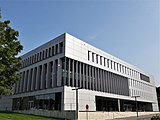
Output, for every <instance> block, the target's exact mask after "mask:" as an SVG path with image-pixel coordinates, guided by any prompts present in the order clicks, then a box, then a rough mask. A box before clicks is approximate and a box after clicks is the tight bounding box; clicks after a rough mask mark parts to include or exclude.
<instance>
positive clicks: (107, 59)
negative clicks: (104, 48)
mask: <svg viewBox="0 0 160 120" xmlns="http://www.w3.org/2000/svg"><path fill="white" fill-rule="evenodd" d="M107 67H108V68H109V59H107Z"/></svg>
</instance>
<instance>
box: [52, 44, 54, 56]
mask: <svg viewBox="0 0 160 120" xmlns="http://www.w3.org/2000/svg"><path fill="white" fill-rule="evenodd" d="M53 55H54V46H52V56H53Z"/></svg>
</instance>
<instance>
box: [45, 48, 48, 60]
mask: <svg viewBox="0 0 160 120" xmlns="http://www.w3.org/2000/svg"><path fill="white" fill-rule="evenodd" d="M47 54H48V49H46V55H45V58H47V57H48V55H47Z"/></svg>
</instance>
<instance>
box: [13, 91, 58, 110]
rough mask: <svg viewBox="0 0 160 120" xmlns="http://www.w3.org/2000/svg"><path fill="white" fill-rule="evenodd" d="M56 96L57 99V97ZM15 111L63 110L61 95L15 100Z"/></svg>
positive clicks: (54, 94) (45, 95) (53, 94)
mask: <svg viewBox="0 0 160 120" xmlns="http://www.w3.org/2000/svg"><path fill="white" fill-rule="evenodd" d="M55 96H56V97H55ZM12 109H13V110H30V109H44V110H61V93H60V92H59V93H52V94H44V95H37V96H29V97H24V98H22V97H21V98H14V99H13V108H12Z"/></svg>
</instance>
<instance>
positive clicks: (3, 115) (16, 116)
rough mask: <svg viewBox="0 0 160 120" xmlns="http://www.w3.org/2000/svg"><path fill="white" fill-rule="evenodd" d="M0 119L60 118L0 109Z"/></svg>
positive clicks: (34, 119)
mask: <svg viewBox="0 0 160 120" xmlns="http://www.w3.org/2000/svg"><path fill="white" fill-rule="evenodd" d="M0 120H60V119H55V118H48V117H41V116H35V115H27V114H19V113H13V112H1V111H0Z"/></svg>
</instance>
